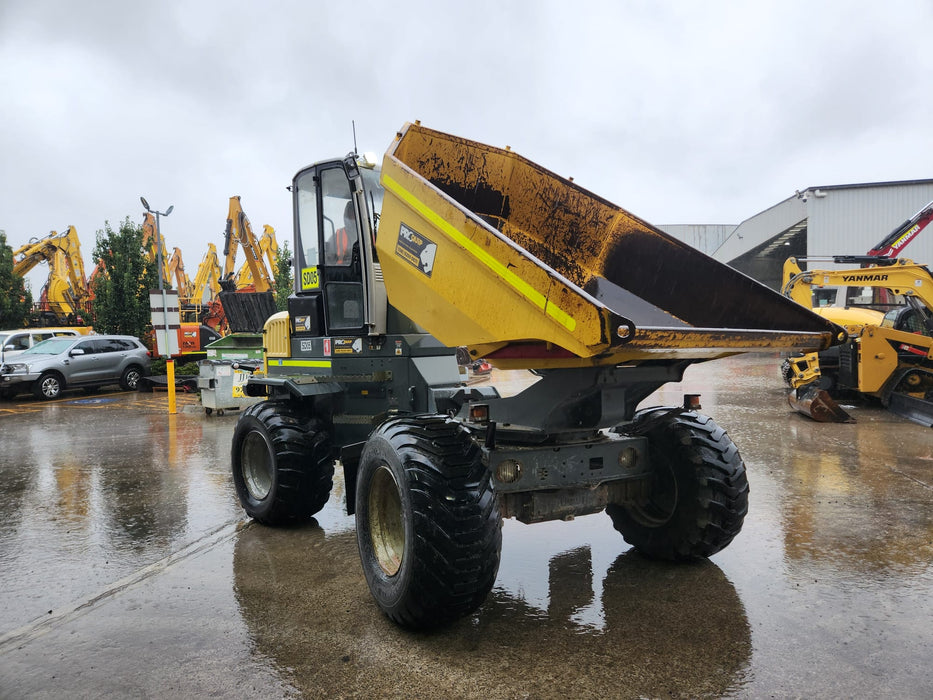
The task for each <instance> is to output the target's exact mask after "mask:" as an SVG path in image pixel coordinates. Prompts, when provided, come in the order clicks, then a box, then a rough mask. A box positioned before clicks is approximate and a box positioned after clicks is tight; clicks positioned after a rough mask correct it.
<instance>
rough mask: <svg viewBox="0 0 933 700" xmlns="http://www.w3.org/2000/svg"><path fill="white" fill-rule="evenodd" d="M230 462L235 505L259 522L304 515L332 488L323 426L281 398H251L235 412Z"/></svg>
mask: <svg viewBox="0 0 933 700" xmlns="http://www.w3.org/2000/svg"><path fill="white" fill-rule="evenodd" d="M232 465H233V484H234V486H235V488H236V493H237V497H238V498H239V499H240V504H241V505H242V506H243V509H244V510H245V511H246V513H247V515H249V516H250V517H251V518H253V519H254V520H256V521H258V522H260V523H263V524H265V525H284V524H286V523H291V522H296V521H303V520H309V519H310V518H311V516H313V515H314V514H315V513H317V512H318V511H320V510H321V509H322V508H323V507H324V506H325V504H326V503H327V500H328V498H329V497H330V491H331V488H332V487H333V477H334V456H333V447H332V444H331V436H330V433H329V431H328V430H327V428H326V426H325V425H324V423H323V422H322V421H320V420H318V419H316V418H314V417H311V416H308V415H307V414H306V413H305V412H304V411H302V410H301V409H300V408H299V407H298V406H295V405H292V404H289V403H286V402H271V401H263V402H261V403H255V404H252V405H251V406H250V407H249V408H248V409H247V410H246V411H244V412H243V413H242V414H241V415H240V417H239V419H238V420H237V424H236V428H235V429H234V432H233V453H232Z"/></svg>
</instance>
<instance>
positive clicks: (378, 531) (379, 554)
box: [369, 465, 405, 576]
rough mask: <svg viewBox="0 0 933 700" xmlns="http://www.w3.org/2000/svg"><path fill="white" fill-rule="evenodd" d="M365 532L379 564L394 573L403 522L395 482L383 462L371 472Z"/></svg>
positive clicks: (402, 538)
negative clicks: (367, 522) (366, 529)
mask: <svg viewBox="0 0 933 700" xmlns="http://www.w3.org/2000/svg"><path fill="white" fill-rule="evenodd" d="M369 534H370V537H371V538H372V543H373V553H374V554H375V556H376V561H377V562H379V567H380V568H381V569H382V570H383V571H384V572H385V573H386V575H388V576H395V575H396V574H397V573H398V572H399V569H401V568H402V557H403V556H404V554H405V521H404V519H403V518H402V496H401V493H400V491H399V487H398V483H397V482H396V481H395V476H394V475H393V474H392V472H391V470H390V469H389V468H388V467H386V466H385V465H383V466H380V467H379V468H378V469H377V470H376V472H375V473H374V474H373V480H372V484H371V485H370V488H369Z"/></svg>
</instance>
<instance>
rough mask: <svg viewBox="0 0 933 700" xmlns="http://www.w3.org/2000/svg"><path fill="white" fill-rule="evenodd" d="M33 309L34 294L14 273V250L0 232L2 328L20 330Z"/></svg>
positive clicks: (0, 321) (0, 313)
mask: <svg viewBox="0 0 933 700" xmlns="http://www.w3.org/2000/svg"><path fill="white" fill-rule="evenodd" d="M31 309H32V294H31V293H30V291H29V290H28V289H26V283H25V281H24V280H23V278H22V277H20V276H19V275H16V274H14V273H13V249H12V248H11V247H10V246H8V245H7V242H6V231H0V328H20V327H22V326H24V325H26V319H27V318H28V317H29V312H30V310H31Z"/></svg>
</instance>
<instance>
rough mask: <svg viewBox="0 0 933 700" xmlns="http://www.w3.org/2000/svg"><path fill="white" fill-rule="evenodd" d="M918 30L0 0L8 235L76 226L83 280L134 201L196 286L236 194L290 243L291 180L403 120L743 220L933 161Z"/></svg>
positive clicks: (794, 16) (790, 8)
mask: <svg viewBox="0 0 933 700" xmlns="http://www.w3.org/2000/svg"><path fill="white" fill-rule="evenodd" d="M931 30H933V2H931V0H888V1H887V2H877V1H867V0H845V1H843V0H839V1H834V2H819V1H818V0H816V1H813V0H811V1H810V2H802V1H799V0H756V1H755V2H738V1H735V2H723V1H717V0H713V1H710V0H706V1H704V2H699V1H692V0H682V1H680V2H674V1H668V2H663V1H655V0H615V1H611V0H606V1H603V2H597V1H590V0H570V1H567V0H564V1H562V2H553V1H550V0H527V1H515V2H505V1H502V0H500V1H499V2H489V1H486V0H472V1H471V2H456V3H454V2H444V1H443V0H431V1H426V2H408V1H406V0H396V1H395V2H372V1H369V0H356V1H354V2H334V1H331V2H327V3H325V2H315V1H313V0H283V1H281V2H277V1H276V0H265V1H264V2H258V1H257V2H244V1H242V0H226V1H225V2H199V1H197V0H161V1H159V2H155V1H153V0H145V1H136V0H94V1H93V2H90V1H87V2H79V1H76V0H0V96H2V97H0V127H2V128H0V148H2V156H3V157H2V161H0V163H2V165H0V229H2V230H5V231H6V234H7V241H8V243H9V244H10V245H11V246H13V248H14V249H15V248H17V247H19V246H20V245H22V244H24V243H26V242H27V241H29V239H31V238H36V237H42V236H45V235H47V234H48V232H49V231H51V230H56V231H59V232H62V231H64V230H65V229H66V228H67V227H68V226H69V225H74V226H75V227H76V228H77V231H78V234H79V236H80V238H81V243H82V250H83V253H84V258H85V265H86V268H87V270H88V272H90V268H91V267H92V266H93V264H92V261H91V252H92V251H93V247H94V241H95V234H96V232H97V231H98V230H100V229H102V228H103V226H104V222H105V221H109V222H110V223H111V225H113V226H114V228H116V227H117V226H118V225H119V222H120V221H122V220H123V219H124V218H125V217H127V216H129V217H130V218H131V219H132V220H133V221H136V222H141V221H142V214H143V209H142V205H141V204H140V202H139V197H140V195H143V196H145V197H146V198H147V200H148V201H149V203H150V205H152V206H153V207H154V208H157V209H160V210H162V211H164V210H165V209H166V208H167V207H168V206H169V205H174V206H175V210H174V212H173V213H172V215H171V216H170V217H169V218H167V219H163V221H162V224H163V225H162V234H163V236H164V237H165V240H166V245H167V247H168V248H169V250H170V249H171V248H172V247H174V246H179V247H180V248H181V249H182V252H183V255H184V261H185V268H186V271H187V272H188V274H189V275H190V276H191V277H192V278H193V277H194V274H195V271H196V269H197V266H198V263H199V262H200V261H201V259H202V257H203V255H204V253H205V252H206V250H207V243H208V242H209V241H212V242H214V243H215V244H216V245H217V247H218V249H222V244H223V241H222V235H223V230H224V224H225V219H226V214H227V206H228V200H229V197H230V196H232V195H240V196H241V197H242V204H243V208H244V210H245V211H246V214H247V215H248V216H249V218H250V221H251V223H252V225H253V229H254V231H257V232H259V233H261V231H262V225H263V224H270V225H272V226H273V227H275V229H276V232H277V238H278V240H279V243H280V244H281V243H282V242H283V241H286V240H290V238H291V213H290V211H291V210H290V202H289V194H288V192H287V191H286V189H285V187H286V186H287V185H288V184H289V183H290V181H291V177H292V176H293V175H294V173H295V171H296V170H298V169H299V168H300V167H302V166H304V165H307V164H308V163H311V162H314V161H316V160H320V159H324V158H330V157H335V156H342V155H344V154H346V153H347V152H348V151H350V150H352V148H353V134H352V128H351V122H352V121H354V120H355V122H356V131H357V141H358V145H359V150H360V151H366V150H371V151H375V152H377V153H378V154H379V155H380V157H381V154H382V153H383V152H384V151H385V149H386V147H387V146H388V145H389V144H390V142H391V140H392V137H393V136H394V134H395V132H396V131H397V130H398V128H399V127H400V126H401V125H402V124H403V123H404V122H406V121H413V120H415V119H420V120H421V122H422V124H424V125H425V126H428V127H430V128H434V129H439V130H441V131H447V132H450V133H453V134H456V135H458V136H464V137H467V138H471V139H474V140H478V141H482V142H484V143H489V144H492V145H496V146H505V145H509V146H511V147H512V149H513V150H515V151H517V152H518V153H520V154H521V155H523V156H526V157H527V158H530V159H531V160H533V161H535V162H537V163H539V164H541V165H542V166H544V167H546V168H549V169H551V170H553V171H555V172H557V173H559V174H561V175H565V176H573V177H574V179H575V181H576V182H577V183H578V184H580V185H581V186H583V187H586V188H587V189H590V190H592V191H594V192H596V193H597V194H599V195H600V196H602V197H604V198H606V199H608V200H610V201H612V202H614V203H616V204H618V205H620V206H622V207H625V208H626V209H628V210H630V211H632V212H633V213H635V214H637V215H638V216H641V217H642V218H644V219H647V220H648V221H650V222H652V223H655V224H677V223H710V224H737V223H739V222H741V221H742V220H744V219H746V218H748V217H750V216H752V215H754V214H756V213H757V212H759V211H761V210H763V209H766V208H768V207H770V206H772V205H773V204H775V203H777V202H778V201H780V200H782V199H784V198H786V197H788V196H790V195H792V194H793V193H794V191H795V190H797V189H803V188H805V187H807V186H815V185H831V184H848V183H854V182H875V181H887V180H907V179H915V178H930V177H933V165H931V158H930V155H931V153H933V148H931V147H933V129H931V127H930V124H931V122H933V90H931V83H930V79H931V76H933V59H931V55H933V51H931V49H930V40H931V37H933V31H931ZM290 247H291V246H290ZM240 256H241V257H240V259H239V260H238V261H237V262H238V265H239V263H241V262H242V253H241V254H240ZM40 270H41V272H40V274H39V276H38V282H37V281H36V280H37V277H36V276H35V275H31V276H30V280H31V281H32V282H33V291H34V292H36V293H37V292H38V287H39V286H41V284H42V283H43V282H44V279H45V275H47V268H46V267H45V266H44V265H43V266H41V268H40Z"/></svg>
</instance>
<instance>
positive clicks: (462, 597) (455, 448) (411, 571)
mask: <svg viewBox="0 0 933 700" xmlns="http://www.w3.org/2000/svg"><path fill="white" fill-rule="evenodd" d="M387 451H391V452H394V454H395V456H396V458H397V459H398V461H399V463H400V466H401V469H402V474H403V475H404V483H402V480H401V479H399V476H400V475H399V474H398V473H395V472H396V471H397V470H396V469H393V472H394V473H395V476H396V480H397V482H398V485H399V488H400V489H401V490H405V489H407V490H408V497H409V498H408V499H406V498H405V497H404V496H402V503H403V517H404V518H408V519H410V520H409V522H410V525H411V527H410V528H409V529H410V535H411V537H410V539H408V540H406V547H405V553H404V555H403V558H402V559H403V561H402V567H401V569H400V570H399V572H398V573H397V574H395V575H394V576H388V575H387V574H386V573H385V572H384V571H383V570H382V569H381V568H380V566H379V564H378V562H377V561H376V559H375V555H374V554H373V551H372V549H373V547H372V541H371V539H370V531H369V512H368V511H369V503H368V501H369V484H370V481H371V477H372V474H373V471H374V469H376V468H377V467H378V465H379V464H386V463H388V459H386V458H387V457H389V453H388V452H387ZM389 466H390V468H391V466H392V465H391V464H389ZM406 501H407V502H408V507H406V505H405V504H406ZM356 512H357V538H358V542H359V546H360V558H361V561H362V564H363V570H364V573H365V575H366V579H367V583H368V584H369V587H370V591H371V592H372V594H373V597H374V598H375V599H376V602H377V604H378V605H379V607H380V608H381V609H382V610H383V612H384V613H385V614H386V615H387V616H388V617H389V618H390V619H391V620H393V621H394V622H396V623H397V624H399V625H401V626H403V627H407V628H409V629H428V628H432V627H437V626H439V625H443V624H446V623H448V622H451V621H453V620H456V619H459V618H461V617H464V616H466V615H469V614H470V613H472V612H473V611H475V610H476V609H477V608H479V606H480V605H482V603H483V601H484V600H485V599H486V596H487V595H488V594H489V591H490V590H491V589H492V586H493V584H494V583H495V580H496V574H497V573H498V570H499V556H500V553H501V548H502V518H501V516H500V514H499V507H498V502H497V500H496V495H495V492H494V489H493V484H492V479H491V477H490V474H489V471H488V469H487V468H486V467H485V466H484V465H483V463H482V460H481V450H480V448H479V447H478V446H477V445H476V443H475V442H474V441H473V440H472V439H471V437H470V434H469V432H468V431H467V430H466V429H465V428H464V427H463V426H461V425H460V424H459V423H457V422H456V421H453V420H449V419H447V418H446V417H445V416H417V417H410V416H409V417H404V418H397V419H391V420H389V421H386V422H385V423H383V424H382V425H381V426H380V427H379V428H377V430H376V431H375V432H374V434H373V435H372V436H371V438H370V440H369V441H368V442H367V445H366V448H364V450H363V455H362V457H361V461H360V472H359V477H358V483H357V500H356Z"/></svg>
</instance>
